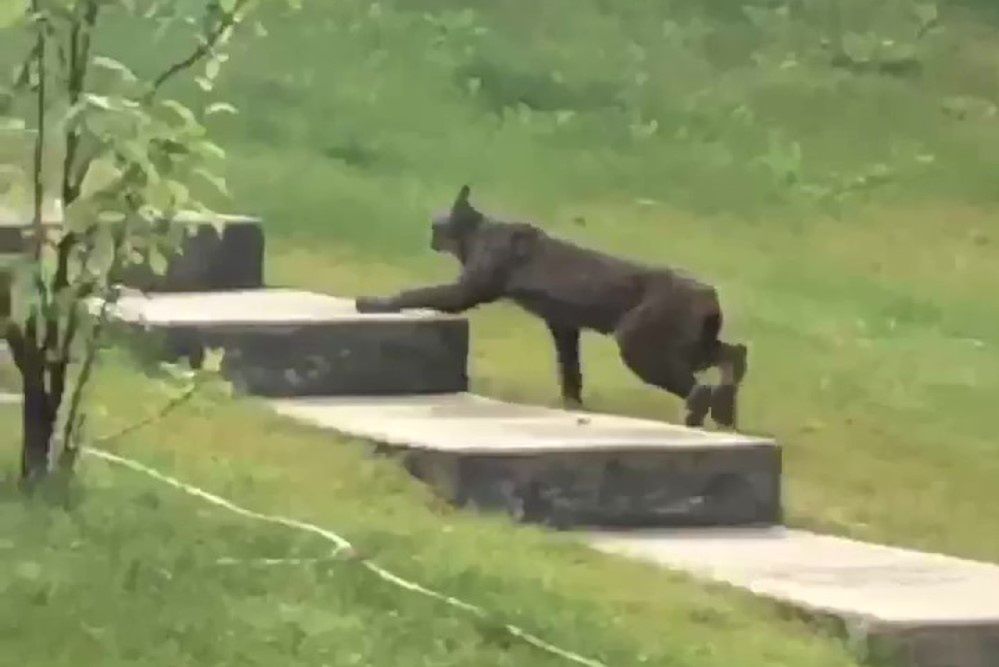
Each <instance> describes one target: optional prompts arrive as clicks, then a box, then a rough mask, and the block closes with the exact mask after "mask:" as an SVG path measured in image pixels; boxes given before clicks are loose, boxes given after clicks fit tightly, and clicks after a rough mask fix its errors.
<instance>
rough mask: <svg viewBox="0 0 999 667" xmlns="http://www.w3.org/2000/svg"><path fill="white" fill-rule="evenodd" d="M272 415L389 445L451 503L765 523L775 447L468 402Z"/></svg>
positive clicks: (774, 484) (771, 518) (589, 521)
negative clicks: (292, 418)
mask: <svg viewBox="0 0 999 667" xmlns="http://www.w3.org/2000/svg"><path fill="white" fill-rule="evenodd" d="M272 405H273V407H274V408H275V409H276V410H277V411H278V412H279V413H281V414H283V415H286V416H289V417H294V418H296V419H299V420H302V421H305V422H308V423H311V424H314V425H317V426H320V427H324V428H330V429H333V430H336V431H339V432H342V433H346V434H350V435H354V436H359V437H363V438H368V439H371V440H374V441H376V442H380V443H384V444H386V445H389V446H390V447H391V448H393V449H395V450H396V451H398V452H400V453H401V454H403V458H404V461H405V463H406V465H407V467H408V468H409V470H410V471H411V472H412V473H413V474H415V475H416V476H417V477H419V478H421V479H423V480H425V481H427V482H428V483H429V484H431V485H432V486H434V487H435V488H436V489H437V490H438V491H440V492H441V493H442V494H443V495H444V496H445V497H446V498H448V499H449V500H451V501H452V502H454V503H456V504H458V505H470V506H473V507H478V508H481V509H487V510H501V511H507V512H510V513H511V514H512V515H514V516H515V517H517V518H519V519H523V520H526V521H539V522H547V523H550V524H553V525H556V526H558V527H567V526H570V525H678V524H679V525H685V524H691V525H697V524H708V525H714V524H747V523H773V522H776V521H778V520H779V519H780V467H781V457H780V449H779V447H778V446H777V445H776V444H775V443H774V442H772V441H770V440H766V439H762V438H753V437H749V436H742V435H736V434H726V433H710V432H706V431H698V430H693V429H688V428H684V427H679V426H672V425H669V424H663V423H660V422H653V421H647V420H640V419H630V418H625V417H616V416H611V415H599V414H587V413H582V412H570V411H564V410H553V409H548V408H542V407H536V406H526V405H516V404H512V403H504V402H501V401H495V400H490V399H486V398H483V397H480V396H474V395H471V394H465V393H462V394H453V395H439V396H422V397H391V398H385V397H382V398H378V397H363V398H359V397H353V398H309V399H289V400H279V401H273V402H272Z"/></svg>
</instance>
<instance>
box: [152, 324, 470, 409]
mask: <svg viewBox="0 0 999 667" xmlns="http://www.w3.org/2000/svg"><path fill="white" fill-rule="evenodd" d="M132 328H133V331H136V332H142V333H143V334H145V335H148V333H149V332H151V333H152V334H154V335H155V336H156V337H157V338H158V340H159V349H160V350H161V351H162V355H163V357H164V358H165V359H171V360H175V359H177V358H180V357H187V358H189V359H191V360H192V361H193V362H194V363H195V365H200V356H201V353H202V352H203V350H205V349H206V348H223V349H224V350H225V356H224V358H223V364H222V373H223V375H224V376H225V377H226V378H227V379H228V380H229V381H230V382H232V383H233V385H234V387H235V388H236V389H237V390H238V391H240V392H242V393H246V394H253V395H257V396H265V397H275V398H276V397H291V396H346V395H353V394H368V395H396V394H427V393H448V392H460V391H465V390H466V389H467V388H468V376H467V367H466V363H467V358H468V325H467V323H466V322H464V321H425V322H420V321H414V322H397V323H393V324H392V325H391V326H386V325H385V324H384V323H379V322H371V323H364V322H355V323H343V324H309V325H304V326H285V327H275V326H267V327H252V326H248V327H151V328H148V329H147V328H145V327H141V326H139V325H133V327H132Z"/></svg>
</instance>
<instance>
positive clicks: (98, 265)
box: [87, 226, 115, 276]
mask: <svg viewBox="0 0 999 667" xmlns="http://www.w3.org/2000/svg"><path fill="white" fill-rule="evenodd" d="M93 243H94V246H93V250H92V252H91V253H90V260H89V261H88V262H87V266H88V268H90V269H91V270H92V271H94V272H95V273H97V274H98V275H101V276H103V275H107V273H108V272H109V271H110V270H111V267H112V266H113V265H114V255H115V248H114V237H113V236H112V235H111V229H110V228H109V227H106V226H101V227H98V228H97V234H96V236H95V238H94V242H93Z"/></svg>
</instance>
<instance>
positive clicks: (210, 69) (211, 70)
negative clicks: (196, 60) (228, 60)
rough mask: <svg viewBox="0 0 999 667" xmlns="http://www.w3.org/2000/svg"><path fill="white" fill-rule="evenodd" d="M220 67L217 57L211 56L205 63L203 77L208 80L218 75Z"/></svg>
mask: <svg viewBox="0 0 999 667" xmlns="http://www.w3.org/2000/svg"><path fill="white" fill-rule="evenodd" d="M221 68H222V63H221V62H220V61H219V60H218V59H217V58H212V59H211V60H209V61H208V62H206V63H205V77H206V78H207V79H208V80H212V79H214V78H216V77H217V76H218V75H219V70H220V69H221Z"/></svg>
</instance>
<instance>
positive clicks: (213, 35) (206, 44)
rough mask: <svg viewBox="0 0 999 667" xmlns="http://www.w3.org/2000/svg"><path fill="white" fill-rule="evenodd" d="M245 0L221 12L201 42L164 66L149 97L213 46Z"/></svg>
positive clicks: (240, 0) (229, 25)
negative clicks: (228, 10)
mask: <svg viewBox="0 0 999 667" xmlns="http://www.w3.org/2000/svg"><path fill="white" fill-rule="evenodd" d="M246 3H247V0H237V1H236V5H235V6H234V7H233V8H232V11H231V12H223V13H222V17H221V18H220V19H219V22H218V25H216V26H215V29H214V30H213V31H211V32H210V33H209V34H208V36H207V37H205V38H203V40H202V42H201V43H200V44H199V45H198V46H197V47H196V48H195V49H194V51H192V52H191V53H190V55H188V56H187V57H186V58H184V59H183V60H179V61H177V62H176V63H174V64H173V65H170V67H168V68H166V69H165V70H164V71H163V73H161V74H160V75H159V76H157V77H156V78H155V79H154V80H153V87H152V90H150V91H149V97H153V96H154V95H156V93H157V92H158V91H159V89H160V88H162V87H163V84H165V83H166V82H167V81H169V80H170V79H172V78H173V77H175V76H177V75H178V74H180V73H181V72H183V71H185V70H187V69H190V68H191V67H193V66H194V65H195V64H197V62H198V61H199V60H201V59H202V58H204V57H205V56H207V55H208V54H209V53H211V52H212V49H214V48H215V45H216V44H217V43H218V41H219V39H221V38H222V35H224V34H225V31H226V30H228V29H230V28H232V27H233V26H234V25H235V24H236V17H237V16H238V15H239V13H240V11H241V10H242V9H243V7H245V6H246Z"/></svg>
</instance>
